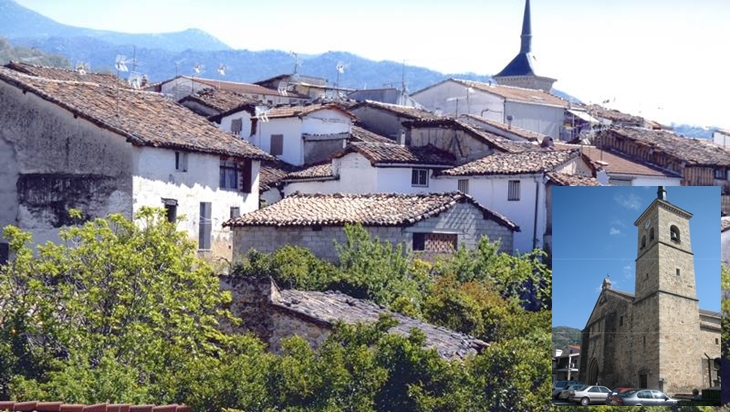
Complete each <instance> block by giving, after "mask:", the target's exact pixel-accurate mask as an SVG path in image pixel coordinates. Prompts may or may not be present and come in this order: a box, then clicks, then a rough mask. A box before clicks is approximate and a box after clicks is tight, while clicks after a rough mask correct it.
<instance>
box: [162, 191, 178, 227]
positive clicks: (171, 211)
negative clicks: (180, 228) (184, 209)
mask: <svg viewBox="0 0 730 412" xmlns="http://www.w3.org/2000/svg"><path fill="white" fill-rule="evenodd" d="M162 204H163V205H164V206H165V217H166V218H167V221H168V222H170V223H175V222H176V221H177V200H175V199H165V198H164V197H163V198H162Z"/></svg>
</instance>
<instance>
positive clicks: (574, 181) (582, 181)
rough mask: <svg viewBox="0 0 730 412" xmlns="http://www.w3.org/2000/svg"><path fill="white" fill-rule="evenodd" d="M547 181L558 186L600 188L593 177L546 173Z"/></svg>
mask: <svg viewBox="0 0 730 412" xmlns="http://www.w3.org/2000/svg"><path fill="white" fill-rule="evenodd" d="M546 175H547V177H548V179H550V180H551V181H553V182H554V183H555V184H557V185H558V186H600V185H601V184H600V183H599V182H598V179H596V178H595V177H588V176H581V175H569V174H567V173H556V172H547V173H546Z"/></svg>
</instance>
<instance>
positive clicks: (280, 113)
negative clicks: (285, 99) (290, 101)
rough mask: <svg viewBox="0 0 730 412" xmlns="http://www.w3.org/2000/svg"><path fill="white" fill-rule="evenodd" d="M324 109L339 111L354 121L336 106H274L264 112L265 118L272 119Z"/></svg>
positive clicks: (353, 116) (300, 115) (298, 115)
mask: <svg viewBox="0 0 730 412" xmlns="http://www.w3.org/2000/svg"><path fill="white" fill-rule="evenodd" d="M326 109H334V110H339V111H341V112H343V113H345V114H346V115H348V116H349V117H351V118H352V119H353V120H354V119H355V115H353V114H352V113H350V112H349V111H347V110H345V109H343V108H342V107H340V106H338V105H336V104H321V103H320V104H308V105H292V106H275V107H272V108H271V109H270V110H268V111H267V112H266V117H268V118H269V119H274V118H283V117H302V116H306V115H308V114H310V113H313V112H316V111H319V110H326Z"/></svg>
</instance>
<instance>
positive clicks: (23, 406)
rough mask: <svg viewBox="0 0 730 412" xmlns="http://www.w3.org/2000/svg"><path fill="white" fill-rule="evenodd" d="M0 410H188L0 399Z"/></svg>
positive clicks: (183, 408) (183, 409)
mask: <svg viewBox="0 0 730 412" xmlns="http://www.w3.org/2000/svg"><path fill="white" fill-rule="evenodd" d="M0 411H8V412H32V411H36V412H189V411H190V407H189V406H187V405H177V404H172V405H160V406H157V405H132V404H128V403H117V404H111V403H97V404H94V405H84V404H77V403H73V404H70V403H65V402H38V401H23V402H15V401H0Z"/></svg>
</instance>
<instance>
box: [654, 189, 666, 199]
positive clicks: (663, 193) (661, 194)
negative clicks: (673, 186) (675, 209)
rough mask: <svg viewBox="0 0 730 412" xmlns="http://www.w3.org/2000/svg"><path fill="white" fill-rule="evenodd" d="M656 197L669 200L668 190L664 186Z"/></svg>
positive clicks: (657, 192)
mask: <svg viewBox="0 0 730 412" xmlns="http://www.w3.org/2000/svg"><path fill="white" fill-rule="evenodd" d="M656 197H657V199H659V200H667V190H666V189H665V188H664V186H659V188H658V189H657V191H656Z"/></svg>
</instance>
